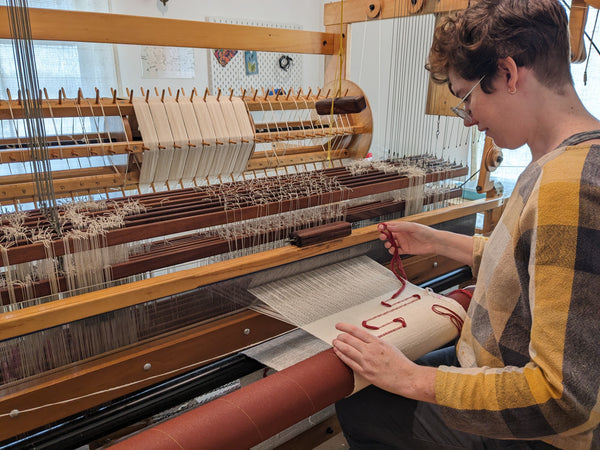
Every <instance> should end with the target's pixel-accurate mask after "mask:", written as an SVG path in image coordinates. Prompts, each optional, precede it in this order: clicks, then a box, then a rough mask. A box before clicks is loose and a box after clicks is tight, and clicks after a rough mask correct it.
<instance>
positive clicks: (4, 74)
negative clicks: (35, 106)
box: [0, 0, 118, 99]
mask: <svg viewBox="0 0 600 450" xmlns="http://www.w3.org/2000/svg"><path fill="white" fill-rule="evenodd" d="M6 4H7V1H6V0H0V5H3V6H4V5H6ZM28 4H29V6H30V7H31V8H49V9H64V10H71V11H74V10H79V11H95V12H108V0H29V2H28ZM34 52H35V58H36V66H37V72H38V77H39V86H40V88H42V89H43V88H46V90H47V91H48V95H49V96H50V98H56V97H57V96H58V91H59V90H60V89H64V90H65V93H66V95H67V97H71V98H72V97H75V96H77V91H78V89H79V88H81V89H82V90H83V94H84V95H85V96H87V97H94V96H95V91H94V88H98V89H99V90H100V94H101V95H102V96H110V88H114V89H117V88H118V86H117V74H116V64H115V52H114V49H113V45H110V44H90V43H78V42H57V41H52V42H51V41H35V42H34ZM7 89H10V91H11V95H12V97H13V98H15V97H16V95H17V90H18V87H17V79H16V69H15V64H14V58H13V52H12V45H11V42H10V40H0V97H1V98H3V99H5V98H7V92H6V90H7Z"/></svg>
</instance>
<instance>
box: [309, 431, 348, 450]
mask: <svg viewBox="0 0 600 450" xmlns="http://www.w3.org/2000/svg"><path fill="white" fill-rule="evenodd" d="M342 448H343V449H347V448H349V447H348V442H346V439H345V438H344V435H343V434H342V433H339V434H336V435H335V436H334V437H332V438H331V439H329V440H328V441H325V442H323V443H322V444H321V445H318V446H316V447H315V448H314V449H313V450H339V449H342Z"/></svg>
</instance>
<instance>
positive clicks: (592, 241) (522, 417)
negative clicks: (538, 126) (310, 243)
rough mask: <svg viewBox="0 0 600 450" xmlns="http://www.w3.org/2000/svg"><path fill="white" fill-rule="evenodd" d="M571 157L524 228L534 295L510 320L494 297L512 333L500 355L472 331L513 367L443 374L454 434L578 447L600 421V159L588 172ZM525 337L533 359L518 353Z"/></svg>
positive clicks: (521, 255)
mask: <svg viewBox="0 0 600 450" xmlns="http://www.w3.org/2000/svg"><path fill="white" fill-rule="evenodd" d="M598 153H600V152H596V154H598ZM563 159H564V158H562V159H561V161H562V162H558V163H557V164H550V165H548V167H544V171H543V174H542V175H541V177H540V181H539V184H538V187H537V189H536V190H535V191H534V193H533V194H532V195H531V197H530V198H529V200H528V202H527V204H526V205H525V208H524V209H523V213H522V215H521V218H520V221H519V224H518V228H519V231H520V234H519V236H518V239H516V240H515V250H514V259H515V264H516V266H517V272H518V273H519V278H520V282H521V285H522V286H523V285H525V286H527V285H528V286H529V287H528V289H525V290H522V291H521V294H520V298H519V301H518V302H517V304H516V305H517V306H516V307H515V308H514V310H513V311H511V312H510V315H509V316H506V315H505V316H499V315H496V316H493V314H494V311H493V307H492V306H491V305H490V303H492V302H493V301H496V302H498V304H501V302H502V299H496V300H493V299H488V305H487V306H488V308H489V309H488V315H487V316H485V317H488V318H489V320H490V322H493V321H494V320H495V321H496V323H501V324H502V326H503V327H504V328H503V330H502V333H501V336H500V337H498V342H497V343H496V344H497V345H496V347H495V348H494V349H493V350H490V349H488V348H486V345H487V343H486V342H483V341H482V340H478V339H477V329H476V327H477V323H476V319H477V317H474V318H473V322H472V324H471V329H470V332H471V333H472V335H473V336H474V337H475V339H474V341H475V342H477V345H479V347H478V348H477V349H476V353H477V354H479V355H482V354H485V352H486V351H491V352H492V353H493V351H497V352H498V353H499V354H500V355H501V358H502V360H503V361H504V362H505V364H507V365H506V366H505V367H497V368H492V367H473V368H452V367H443V366H442V367H440V368H439V369H438V372H437V375H436V383H435V392H436V400H437V402H438V403H439V404H440V405H442V409H443V411H444V418H445V420H446V421H447V423H448V424H449V425H450V426H452V427H454V428H458V429H461V430H464V431H468V432H471V433H474V434H479V435H485V436H490V437H494V438H500V439H511V438H513V439H514V438H517V439H542V438H543V439H544V440H545V441H547V442H549V443H552V444H553V445H558V446H565V445H566V446H568V447H571V448H575V447H573V444H574V443H575V442H579V444H581V445H586V444H585V443H583V444H582V442H583V441H585V440H586V439H587V440H589V439H591V434H592V430H593V429H595V428H596V427H598V425H599V423H600V416H599V414H598V412H597V411H598V410H599V407H600V403H599V397H600V388H599V387H600V352H598V350H597V340H598V339H597V336H598V332H599V328H600V294H599V292H600V246H599V245H600V182H599V181H600V180H599V179H598V178H599V175H598V174H600V170H599V169H600V156H596V155H592V152H589V154H588V155H587V159H586V158H584V160H586V164H585V165H584V164H582V163H581V161H579V164H575V162H573V164H574V165H575V167H579V171H577V170H565V167H569V166H565V164H568V163H569V161H568V160H567V161H564V160H563ZM594 159H596V160H597V161H595V160H594ZM590 160H592V161H590ZM520 265H521V266H522V267H521V269H520V270H519V266H520ZM478 306H479V305H478ZM498 314H502V312H501V313H498ZM480 317H483V316H480ZM515 336H517V337H519V338H523V337H524V340H525V345H524V346H522V347H521V348H525V351H524V352H523V353H525V354H524V355H520V354H516V355H515V354H511V349H512V348H517V345H516V344H515V346H514V347H512V346H511V339H513V342H514V341H515ZM527 337H528V338H529V345H527V342H526V340H527ZM513 353H516V352H513ZM507 361H508V362H507ZM511 362H512V365H509V364H511ZM477 365H480V364H479V361H478V364H477ZM578 439H579V441H578ZM565 442H567V443H568V444H565ZM579 444H577V446H578V445H579ZM587 445H589V441H587Z"/></svg>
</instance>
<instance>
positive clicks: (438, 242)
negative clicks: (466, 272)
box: [378, 221, 473, 266]
mask: <svg viewBox="0 0 600 450" xmlns="http://www.w3.org/2000/svg"><path fill="white" fill-rule="evenodd" d="M378 230H379V231H380V232H381V234H380V235H379V239H381V240H382V241H386V242H385V244H384V245H385V247H386V248H387V249H388V250H389V252H390V253H391V254H392V255H393V254H394V246H393V245H392V242H390V236H391V239H393V241H394V242H395V244H396V247H398V253H399V254H400V255H426V254H431V253H434V254H436V255H441V256H446V257H448V258H451V259H453V260H455V261H459V262H461V263H463V264H467V265H469V266H472V265H473V236H467V235H464V234H457V233H451V232H449V231H441V230H436V229H434V228H431V227H428V226H426V225H421V224H419V223H414V222H404V221H398V222H385V223H381V224H379V227H378Z"/></svg>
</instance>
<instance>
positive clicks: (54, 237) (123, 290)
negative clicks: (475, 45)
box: [0, 0, 502, 445]
mask: <svg viewBox="0 0 600 450" xmlns="http://www.w3.org/2000/svg"><path fill="white" fill-rule="evenodd" d="M346 3H347V5H346V12H345V13H344V14H345V15H344V21H345V22H344V24H343V29H344V30H345V31H344V33H347V32H348V24H350V23H353V22H358V21H364V20H367V19H368V18H377V17H378V18H389V17H402V16H407V15H412V14H431V13H434V12H435V13H443V12H446V11H449V10H452V9H458V8H463V7H466V5H467V3H468V2H467V1H466V0H465V1H456V0H454V1H441V2H437V3H438V6H436V7H434V6H433V5H432V4H431V2H406V5H404V6H402V8H398V9H395V8H393V6H392V4H391V2H384V1H377V2H369V3H370V5H367V6H366V7H365V5H364V4H363V2H358V1H354V2H352V1H350V2H346ZM340 6H341V5H340V4H339V3H332V4H327V5H326V7H325V23H326V27H325V28H326V31H325V32H306V31H297V30H283V29H271V28H269V29H266V28H260V27H246V26H235V25H225V24H212V23H205V22H194V21H183V20H170V19H152V18H142V17H132V16H120V15H114V14H112V15H109V14H92V13H76V12H64V11H63V12H59V11H51V10H36V9H30V10H29V11H28V17H27V21H28V23H29V25H30V27H31V35H30V36H28V39H29V40H30V39H49V40H67V41H68V40H72V41H78V40H87V41H96V42H114V43H128V44H149V45H163V46H182V47H196V48H236V49H248V50H259V51H260V50H262V51H282V52H283V51H289V52H296V53H307V54H320V55H324V56H325V57H326V58H327V62H328V63H327V68H326V75H325V78H326V83H325V85H324V87H322V88H320V89H314V90H313V89H308V90H307V91H306V92H303V91H302V89H300V88H298V89H297V90H296V91H294V90H293V89H285V90H284V89H281V90H280V89H278V88H277V89H275V88H273V87H270V88H269V87H266V88H264V89H260V91H259V90H253V91H252V92H246V91H244V90H239V92H234V91H233V90H230V91H229V92H221V91H218V92H215V93H209V92H208V91H207V90H206V91H204V92H202V91H200V92H198V91H196V90H192V91H191V92H183V91H182V90H181V89H179V90H174V91H173V92H170V91H167V92H165V91H155V92H151V91H150V90H149V89H144V88H142V89H141V90H140V94H139V95H138V94H137V93H134V92H133V91H128V92H127V95H126V96H123V97H119V96H118V95H117V92H116V91H114V92H113V93H112V96H111V97H101V96H100V94H99V93H98V92H97V93H96V96H95V97H92V98H86V97H84V96H83V94H82V93H81V92H80V93H79V94H78V95H77V97H75V98H67V97H66V96H65V94H64V92H62V91H61V92H59V93H58V95H57V96H55V97H51V96H50V95H48V93H46V92H44V91H43V89H42V90H41V91H40V90H39V89H23V90H22V91H21V92H19V93H16V94H15V93H10V92H9V93H8V99H7V100H2V101H0V120H2V121H3V123H9V124H12V125H10V126H12V127H13V129H15V130H16V129H23V128H22V125H17V123H18V121H20V120H21V119H23V118H24V117H28V118H29V120H31V112H30V111H29V110H28V105H30V104H31V105H35V104H36V102H37V111H39V113H40V114H41V117H43V118H46V119H50V122H48V120H47V121H46V129H45V133H42V135H41V136H39V135H37V134H36V133H35V132H34V133H30V134H31V135H27V136H18V137H16V138H15V137H12V138H10V139H3V140H2V142H1V143H0V145H1V146H2V150H1V151H0V163H2V164H4V165H9V166H10V165H11V164H13V165H16V164H22V165H23V166H25V164H30V163H31V167H38V166H44V167H41V168H39V169H35V170H32V173H26V174H19V175H6V176H3V177H2V178H1V179H0V204H1V205H3V206H4V207H5V211H7V212H5V213H4V214H2V215H1V216H0V221H1V223H0V224H1V230H0V231H1V233H2V242H1V246H0V250H1V251H2V263H3V271H2V276H3V278H2V281H3V282H2V285H1V286H0V297H1V301H0V303H1V306H2V311H3V313H2V314H0V324H1V325H0V358H1V361H0V364H1V366H0V392H1V393H2V395H1V399H0V443H2V442H4V443H5V444H7V445H11V443H15V442H16V443H17V444H14V445H18V442H19V441H18V438H19V437H23V435H24V434H26V433H30V435H34V434H35V432H36V431H35V430H38V431H39V430H43V429H44V428H45V427H47V426H48V425H50V424H55V427H56V428H57V429H59V430H61V429H62V428H61V427H63V425H60V426H59V425H56V424H57V423H59V421H63V420H64V419H65V418H69V420H73V421H76V420H75V419H74V417H79V416H83V415H85V414H82V413H81V412H82V411H86V410H88V409H91V410H93V411H98V410H101V409H102V408H103V407H104V406H103V405H106V404H117V403H118V401H119V400H118V399H120V398H122V397H123V396H126V395H131V394H132V393H136V392H138V391H140V390H142V389H152V388H151V386H153V385H155V384H156V383H159V382H168V380H169V379H171V378H173V377H176V376H181V375H182V374H186V373H191V372H190V371H196V370H203V367H206V368H207V369H206V370H207V371H210V370H213V369H211V367H212V365H211V364H213V363H215V362H217V364H219V363H218V361H226V362H225V363H224V364H222V365H220V366H217V367H218V370H219V371H222V372H223V373H225V372H226V371H227V367H226V366H227V364H229V362H227V361H229V360H228V359H227V357H231V356H230V355H235V354H236V353H237V352H238V351H239V350H241V349H244V348H247V347H250V346H252V345H254V344H256V343H258V342H262V341H265V340H268V339H270V338H272V337H274V336H277V335H281V334H283V333H286V332H288V331H289V330H291V329H293V328H294V325H291V324H289V323H287V322H285V321H282V320H279V319H277V318H273V317H270V316H269V315H267V314H266V313H264V311H263V312H257V308H255V309H249V308H248V307H249V306H251V307H256V306H260V305H257V303H258V302H257V298H256V296H255V293H252V292H251V289H250V288H251V287H252V286H253V285H254V284H256V283H258V281H257V280H258V279H264V278H265V277H266V278H270V280H271V281H275V280H283V281H282V282H283V283H284V284H285V280H286V279H287V278H288V277H289V275H290V271H291V273H297V272H307V273H308V272H309V271H311V270H317V271H318V270H319V268H321V267H325V266H330V265H331V264H335V263H339V262H340V261H342V262H343V261H345V260H350V259H351V258H354V257H357V256H358V257H361V256H362V255H365V254H368V255H370V256H373V257H374V258H376V259H379V260H381V262H383V263H385V262H386V261H385V258H381V253H382V252H381V246H380V245H379V243H378V240H377V239H378V234H379V233H378V232H377V231H376V225H373V223H376V222H378V221H381V220H392V219H396V218H398V217H402V216H404V218H403V219H402V220H412V221H417V222H420V223H424V224H429V225H436V224H442V223H445V222H449V221H453V220H460V219H461V218H463V217H471V216H473V215H474V214H475V213H478V212H485V213H486V214H489V217H488V219H490V220H488V221H487V223H486V227H492V226H493V221H494V218H495V217H497V215H498V214H499V210H501V205H502V199H501V198H499V197H496V196H495V195H494V193H491V194H490V195H489V196H488V197H489V198H488V199H485V200H479V201H475V202H466V203H463V202H461V201H459V200H458V199H459V198H460V197H461V195H462V192H461V189H460V188H457V183H455V182H454V181H453V180H454V179H456V178H460V177H462V178H460V179H461V180H464V177H465V176H466V175H467V174H468V173H469V169H468V167H466V165H465V164H461V163H456V162H454V161H450V159H449V158H446V159H443V158H440V157H437V156H435V155H432V154H411V153H410V152H408V153H403V154H402V155H400V156H399V157H396V158H393V159H391V160H389V161H385V162H369V161H364V160H363V158H364V156H365V155H366V154H367V153H368V151H369V148H370V145H371V141H372V133H373V118H372V113H371V108H370V105H369V102H368V101H367V100H366V97H365V95H364V92H363V91H362V89H361V88H360V87H359V86H357V85H356V84H355V83H353V82H350V81H348V80H341V81H339V80H338V81H335V80H334V78H335V77H334V76H333V75H332V72H333V71H335V70H336V68H337V67H338V64H339V63H340V59H339V58H340V57H339V56H337V55H339V52H340V47H341V48H343V49H345V47H346V41H347V40H346V39H345V35H343V36H340V33H339V28H340V15H341V14H340V11H339V8H340ZM370 6H373V8H371V7H370ZM17 9H19V8H17ZM21 9H22V8H21ZM9 10H10V8H8V7H1V8H0V29H1V30H2V31H1V33H2V35H1V37H3V38H10V37H11V34H10V33H9V29H10V26H9V16H10V14H12V13H11V12H10V11H9ZM12 20H13V21H14V20H16V19H12ZM21 20H23V21H25V19H24V18H22V19H21ZM46 23H52V24H53V26H52V29H51V30H49V29H47V28H46V27H45V26H44V24H46ZM72 24H75V26H71V25H72ZM158 26H160V27H161V28H162V29H165V32H163V33H161V36H156V35H154V34H152V33H151V32H148V33H145V32H139V30H153V29H156V27H158ZM83 30H85V32H84V31H83ZM130 30H137V31H138V32H133V31H130ZM25 40H27V39H25ZM343 64H344V61H343V60H342V65H343ZM340 72H341V73H340V77H341V78H343V76H342V74H343V73H344V70H341V71H340ZM431 90H432V91H433V87H432V88H431ZM32 92H34V93H35V92H39V95H37V96H36V95H31V93H32ZM438 92H441V91H438ZM343 99H362V101H363V102H364V108H355V107H354V106H352V105H353V104H354V103H355V101H350V102H349V103H350V104H351V107H350V111H351V112H345V111H344V110H343V106H344V100H343ZM447 101H448V100H447V96H445V95H444V96H442V95H441V94H439V93H436V94H432V93H431V92H430V95H429V104H428V109H429V110H428V112H429V113H430V114H435V115H439V114H440V112H439V111H437V109H440V110H442V109H444V108H445V109H444V112H443V114H447V111H446V110H447V109H448V108H447ZM336 103H337V106H336ZM319 109H321V110H327V111H329V110H331V112H332V113H331V114H329V113H326V114H318V113H317V110H319ZM334 110H335V112H336V113H335V114H333V111H334ZM39 119H40V118H39V117H38V120H39ZM64 120H75V121H78V122H80V123H85V124H86V126H87V127H88V129H87V131H85V130H84V131H81V132H78V133H70V134H69V133H61V130H62V127H61V126H60V124H59V123H60V122H61V121H64ZM49 123H52V124H53V126H52V127H51V128H50V125H49ZM86 126H82V127H81V128H82V129H85V128H86ZM90 126H91V127H92V129H91V130H90V129H89V127H90ZM20 127H21V128H20ZM486 148H487V149H488V150H490V151H491V150H494V149H493V146H491V145H488V146H487V147H486ZM496 156H497V155H496ZM79 159H94V160H95V161H98V164H97V165H96V166H95V167H89V168H81V167H79V166H78V163H77V161H78V160H79ZM487 159H488V161H487V166H486V167H487V168H488V169H490V170H493V168H494V165H495V164H496V159H497V158H495V157H494V156H492V157H488V158H487ZM53 161H54V162H60V163H62V164H63V166H64V167H67V169H66V170H51V166H52V164H54V163H53ZM484 165H485V164H484ZM72 166H73V167H75V168H72ZM482 173H483V174H484V175H482V176H483V178H480V183H479V184H480V185H482V186H483V188H482V190H484V191H485V190H489V189H490V188H493V184H492V185H491V186H490V185H489V174H486V171H485V170H484V171H482ZM486 177H487V178H486ZM23 205H29V207H27V208H25V207H23ZM424 211H427V212H424ZM340 222H345V223H351V224H352V231H351V233H350V232H349V228H348V229H347V230H348V232H346V231H343V232H339V230H342V229H343V230H346V227H345V226H344V225H341V226H340V225H339V223H340ZM315 227H321V228H319V229H324V230H325V231H324V234H325V235H328V234H329V235H330V238H327V237H325V238H323V237H321V235H319V237H318V238H317V239H316V241H314V242H316V244H313V245H308V243H312V242H313V240H311V239H313V238H312V237H310V236H309V235H306V234H302V231H303V230H311V229H314V228H315ZM340 227H341V228H340ZM473 231H474V230H473V229H472V228H471V229H470V230H469V229H467V230H466V231H465V232H467V233H468V232H471V233H472V232H473ZM338 232H339V233H340V234H336V233H338ZM290 233H300V234H297V236H299V237H298V239H299V240H300V241H301V240H302V239H305V240H306V243H307V245H304V246H292V245H289V242H288V238H289V236H290ZM332 237H333V238H334V239H333V240H331V238H332ZM376 248H379V250H375V249H376ZM375 254H379V256H374V255H375ZM386 256H389V255H386ZM458 268H459V266H457V264H456V263H453V262H452V261H450V260H441V259H440V258H437V257H435V256H434V255H433V256H431V257H427V258H414V259H413V260H412V262H411V261H408V263H407V264H406V270H407V273H408V275H409V278H410V279H411V280H412V281H413V282H422V281H425V280H427V279H431V278H435V277H437V276H439V275H442V274H444V273H445V272H449V271H452V270H454V269H458ZM223 358H225V359H223ZM251 368H253V370H254V369H256V365H251ZM194 376H196V375H194ZM233 378H235V376H234V377H233ZM224 379H226V377H225V375H224ZM223 383H224V382H223V381H222V380H219V382H216V384H214V383H213V384H211V385H210V387H217V386H220V385H221V384H223ZM189 395H192V396H193V395H196V394H189ZM77 420H78V419H77ZM112 420H114V421H115V422H117V420H116V419H114V418H113V419H112ZM61 423H62V422H61ZM123 423H124V424H128V423H127V422H126V421H125V422H123ZM66 426H67V427H68V425H66ZM117 428H118V427H116V426H108V427H107V428H103V429H102V432H104V433H108V432H113V431H115V429H117ZM32 432H34V433H32ZM59 432H60V431H59ZM98 433H100V432H97V433H96V434H91V435H90V436H89V440H92V439H97V438H98V437H99V436H101V435H102V434H101V433H100V434H98ZM42 434H43V432H42ZM24 439H27V437H25V438H24ZM79 439H81V437H79ZM84 439H85V438H84ZM31 442H35V440H32V441H31ZM77 442H78V445H79V444H81V443H84V441H81V440H80V441H77Z"/></svg>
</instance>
